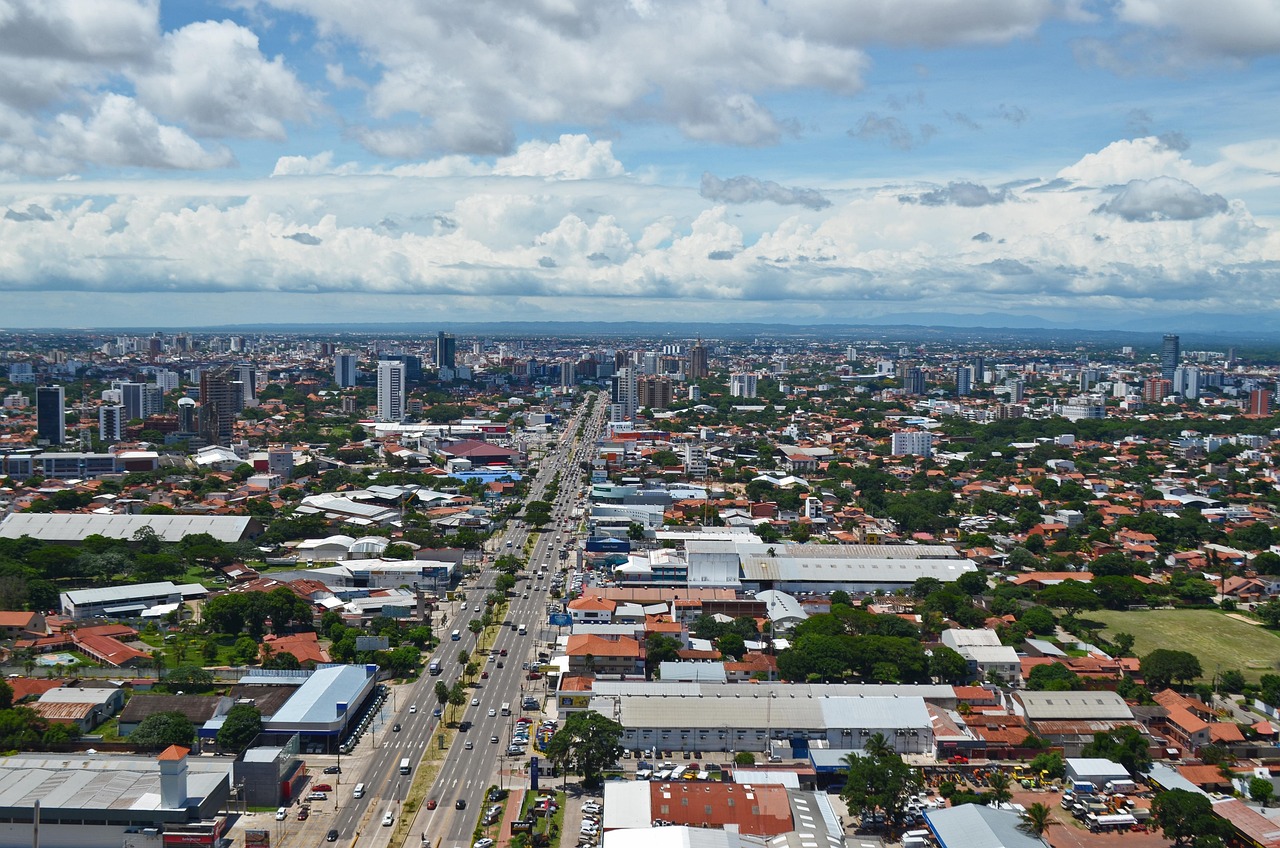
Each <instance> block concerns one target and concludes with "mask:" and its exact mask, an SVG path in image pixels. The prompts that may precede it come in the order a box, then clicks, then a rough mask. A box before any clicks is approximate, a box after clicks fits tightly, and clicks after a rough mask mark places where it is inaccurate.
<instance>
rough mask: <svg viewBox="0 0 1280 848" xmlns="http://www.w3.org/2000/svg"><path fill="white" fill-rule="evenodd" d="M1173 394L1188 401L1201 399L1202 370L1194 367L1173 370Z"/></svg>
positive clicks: (1181, 367) (1187, 366)
mask: <svg viewBox="0 0 1280 848" xmlns="http://www.w3.org/2000/svg"><path fill="white" fill-rule="evenodd" d="M1173 393H1174V394H1175V395H1182V396H1183V397H1184V398H1186V399H1187V400H1195V399H1196V398H1198V397H1200V369H1199V368H1197V367H1196V366H1194V365H1180V366H1178V367H1177V368H1175V369H1173Z"/></svg>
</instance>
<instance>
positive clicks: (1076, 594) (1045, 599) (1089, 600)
mask: <svg viewBox="0 0 1280 848" xmlns="http://www.w3.org/2000/svg"><path fill="white" fill-rule="evenodd" d="M1036 600H1038V601H1039V602H1040V603H1042V604H1044V605H1045V606H1047V607H1056V608H1058V609H1064V610H1066V611H1067V612H1070V613H1074V612H1078V611H1080V610H1094V609H1097V608H1098V607H1099V606H1101V602H1100V601H1099V600H1098V596H1097V595H1095V594H1094V593H1093V591H1092V590H1090V589H1089V587H1088V586H1086V585H1084V584H1083V583H1081V582H1080V581H1078V580H1063V581H1062V582H1061V583H1056V584H1054V585H1052V586H1046V587H1044V588H1043V589H1041V590H1040V594H1039V595H1037V596H1036Z"/></svg>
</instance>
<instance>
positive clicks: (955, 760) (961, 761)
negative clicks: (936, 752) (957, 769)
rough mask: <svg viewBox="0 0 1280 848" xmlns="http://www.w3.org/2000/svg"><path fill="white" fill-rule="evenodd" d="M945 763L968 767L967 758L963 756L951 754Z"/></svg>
mask: <svg viewBox="0 0 1280 848" xmlns="http://www.w3.org/2000/svg"><path fill="white" fill-rule="evenodd" d="M947 762H948V763H950V764H951V765H953V766H967V765H969V758H968V757H966V756H964V755H963V754H953V755H951V756H950V757H947Z"/></svg>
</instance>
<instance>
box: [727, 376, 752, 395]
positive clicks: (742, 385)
mask: <svg viewBox="0 0 1280 848" xmlns="http://www.w3.org/2000/svg"><path fill="white" fill-rule="evenodd" d="M755 396H756V375H755V374H750V373H747V374H730V375H729V397H740V398H753V397H755Z"/></svg>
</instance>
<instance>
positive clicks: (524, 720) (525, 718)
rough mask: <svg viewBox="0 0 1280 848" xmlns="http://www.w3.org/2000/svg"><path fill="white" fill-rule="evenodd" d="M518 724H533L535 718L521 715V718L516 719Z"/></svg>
mask: <svg viewBox="0 0 1280 848" xmlns="http://www.w3.org/2000/svg"><path fill="white" fill-rule="evenodd" d="M516 724H533V719H531V718H529V717H528V716H520V718H518V719H516Z"/></svg>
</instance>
